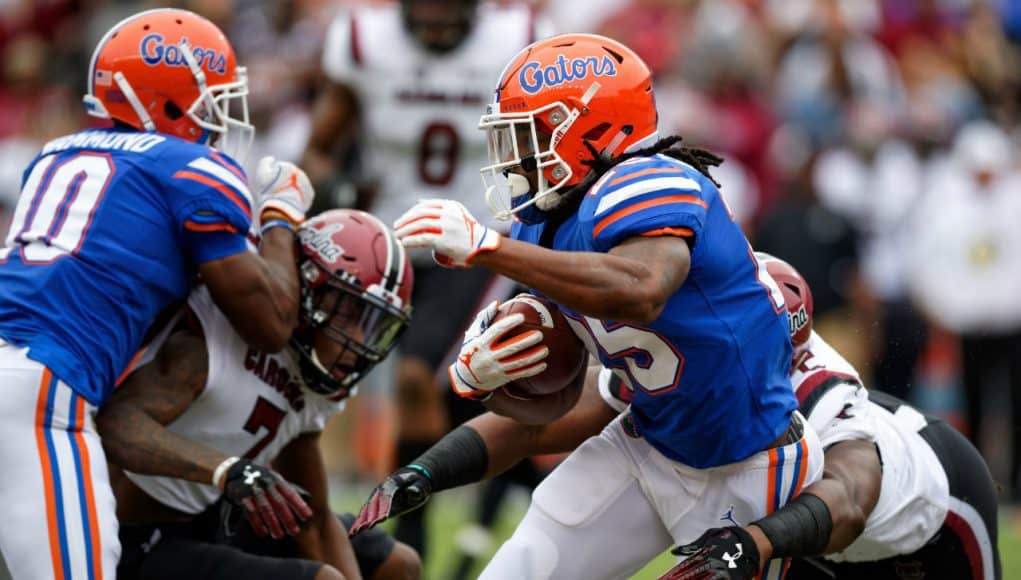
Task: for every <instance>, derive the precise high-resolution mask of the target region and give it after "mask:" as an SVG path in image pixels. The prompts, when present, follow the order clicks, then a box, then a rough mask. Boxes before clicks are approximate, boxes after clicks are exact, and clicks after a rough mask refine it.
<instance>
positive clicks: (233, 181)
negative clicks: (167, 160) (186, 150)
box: [188, 157, 252, 207]
mask: <svg viewBox="0 0 1021 580" xmlns="http://www.w3.org/2000/svg"><path fill="white" fill-rule="evenodd" d="M188 167H191V168H192V169H198V170H199V171H203V172H205V173H208V174H209V175H212V176H213V177H215V178H217V179H219V180H220V181H222V182H224V183H226V184H227V185H229V186H230V187H231V188H232V189H234V190H235V191H237V192H238V193H240V194H241V195H242V196H243V197H244V198H245V200H246V201H247V202H248V207H252V193H251V192H250V191H248V185H246V184H245V182H244V181H242V180H241V179H238V176H237V175H234V174H233V173H231V172H230V170H228V169H227V168H225V167H223V166H222V165H220V164H219V163H216V162H215V161H210V160H209V159H206V158H205V157H199V158H198V159H195V160H193V161H192V162H191V163H189V164H188Z"/></svg>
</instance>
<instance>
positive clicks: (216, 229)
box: [184, 220, 238, 234]
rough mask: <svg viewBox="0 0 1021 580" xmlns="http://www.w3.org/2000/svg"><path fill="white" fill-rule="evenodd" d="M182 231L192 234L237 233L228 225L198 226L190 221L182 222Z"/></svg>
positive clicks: (198, 224) (236, 230) (235, 229)
mask: <svg viewBox="0 0 1021 580" xmlns="http://www.w3.org/2000/svg"><path fill="white" fill-rule="evenodd" d="M184 229H186V230H190V231H193V232H228V233H231V234H236V233H238V229H237V228H235V227H234V226H232V225H230V224H200V223H198V222H193V221H191V220H184Z"/></svg>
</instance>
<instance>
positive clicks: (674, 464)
mask: <svg viewBox="0 0 1021 580" xmlns="http://www.w3.org/2000/svg"><path fill="white" fill-rule="evenodd" d="M656 123H657V113H656V109H655V103H654V97H653V90H652V81H651V77H650V73H649V69H648V67H646V65H645V64H644V63H643V62H642V61H641V60H640V59H639V58H638V57H637V56H636V55H635V54H634V53H633V52H632V51H631V50H630V49H628V48H627V47H625V46H623V45H621V44H620V43H618V42H616V41H613V40H610V39H608V38H603V37H600V36H594V35H581V34H571V35H562V36H557V37H553V38H551V39H548V40H545V41H540V42H538V43H535V44H533V45H531V46H529V47H528V48H526V49H525V50H523V51H522V52H521V53H520V54H519V55H518V56H516V57H515V58H514V59H513V60H512V61H511V62H510V64H509V65H508V66H507V67H506V69H505V70H504V72H503V74H502V75H501V76H500V79H499V82H498V84H497V90H496V95H495V100H494V102H493V103H492V105H491V106H490V110H489V112H488V113H487V114H486V115H485V116H483V117H482V121H481V127H482V128H484V129H486V130H487V131H488V133H489V141H490V154H491V157H492V161H493V164H492V165H491V166H489V167H487V168H485V169H484V170H483V176H484V179H485V180H486V182H487V184H488V187H487V192H486V195H487V197H488V198H489V200H490V201H491V202H493V205H496V200H497V198H498V197H499V193H500V192H501V191H503V192H505V193H508V194H509V195H510V200H509V203H508V204H507V205H505V206H504V207H503V208H502V209H501V211H500V212H499V213H500V214H501V215H503V216H504V217H509V216H511V215H513V216H514V217H516V218H517V222H516V223H515V224H514V226H513V229H512V234H511V236H510V237H503V236H501V235H500V234H498V233H497V232H495V231H493V230H491V229H488V228H486V227H484V226H482V225H481V224H479V223H478V222H477V221H476V220H475V219H474V218H473V217H472V216H471V215H470V214H469V212H468V211H467V210H466V209H465V208H464V207H463V206H462V205H461V204H459V203H457V202H453V201H450V200H443V199H439V200H424V201H421V202H419V203H418V204H417V205H415V206H414V207H413V208H412V209H410V210H409V211H408V212H406V213H405V214H404V215H403V216H401V217H400V218H399V219H398V220H397V222H396V224H395V229H396V233H397V236H398V237H399V238H401V240H402V242H403V243H404V244H405V245H406V246H409V247H426V248H431V249H432V250H433V252H434V256H435V258H436V260H437V261H438V262H440V263H441V264H444V265H447V266H454V267H468V266H481V267H485V268H489V269H491V270H493V271H495V272H498V273H500V274H503V275H505V276H508V277H510V278H512V279H515V280H517V281H519V282H521V283H522V284H525V285H526V286H528V287H530V288H531V289H532V290H533V291H534V292H537V293H541V294H543V295H545V296H547V297H549V298H550V299H552V300H553V301H555V302H556V303H558V304H559V305H560V306H561V309H562V310H563V312H564V314H565V315H566V316H567V317H568V320H569V322H570V323H571V325H572V327H573V329H574V330H575V332H576V333H577V334H578V335H579V337H580V338H581V339H582V341H583V342H584V343H585V345H586V347H587V349H588V350H589V352H590V353H591V354H592V355H593V356H596V357H598V358H599V359H600V361H601V362H602V364H603V365H604V366H607V367H609V368H611V369H613V372H614V373H615V374H617V375H618V376H619V377H620V378H621V379H622V380H623V381H624V382H626V383H627V384H628V385H629V386H630V387H631V388H632V389H633V390H634V393H635V396H634V399H633V401H632V405H631V413H630V414H629V415H628V416H627V417H623V418H621V419H620V420H617V421H615V422H614V423H613V424H612V425H611V426H610V427H608V428H607V429H606V430H605V431H603V433H602V434H600V435H599V436H598V437H595V438H592V439H590V440H588V441H586V442H585V443H584V444H583V445H582V446H581V447H579V448H578V449H577V450H576V451H575V452H574V453H573V454H572V455H571V457H569V458H568V459H567V460H566V461H565V462H564V463H563V464H561V465H560V467H558V468H557V469H556V470H555V471H554V472H553V473H552V474H551V475H550V476H549V477H548V478H547V479H546V481H545V482H544V484H543V485H542V486H540V487H539V488H538V489H537V490H536V493H535V494H534V495H533V509H532V510H531V511H530V512H529V514H530V516H532V517H531V519H528V518H526V523H525V524H522V525H523V526H526V528H523V529H520V530H519V533H516V534H515V535H514V537H513V538H512V539H511V540H510V541H509V542H507V543H505V544H504V545H503V547H502V548H501V549H500V551H499V552H497V555H496V557H495V558H494V559H493V560H492V561H491V562H490V564H489V566H488V567H487V568H486V571H485V572H484V573H483V577H485V578H495V577H507V578H551V577H552V578H588V577H599V576H602V575H604V574H606V570H605V569H602V568H593V567H592V566H593V563H592V559H586V558H576V557H574V556H569V554H570V553H571V552H572V550H574V546H577V545H584V544H585V543H586V542H587V541H589V540H588V539H587V538H591V535H592V534H593V533H597V530H593V529H591V528H587V527H586V526H583V525H582V524H584V523H586V522H590V521H592V520H593V519H597V516H599V515H601V514H602V515H605V514H615V515H616V516H619V517H621V518H624V517H628V516H629V515H633V514H636V513H641V514H643V515H644V516H648V518H647V519H646V520H647V521H643V525H647V526H649V527H650V528H653V529H656V530H659V532H660V534H659V536H658V537H659V539H660V541H659V542H658V543H654V544H653V545H639V546H630V545H629V546H619V549H617V550H615V553H614V556H615V558H616V559H617V560H616V561H617V565H618V566H622V567H624V568H627V567H629V566H631V565H632V564H639V563H641V562H644V561H645V560H647V559H648V558H650V557H652V556H654V555H655V554H656V553H658V552H659V551H661V550H662V549H664V548H665V547H667V546H668V545H669V543H670V538H673V541H675V542H678V543H681V544H684V543H687V542H690V541H692V540H693V539H695V538H696V537H697V536H698V535H699V534H700V533H701V532H702V531H703V530H705V529H707V528H709V527H712V525H713V524H715V520H716V518H718V517H719V516H718V514H719V513H722V512H723V511H725V510H726V509H727V508H728V506H733V507H734V511H733V513H734V515H735V517H737V518H740V519H743V520H746V521H753V520H755V519H758V518H761V517H763V516H765V515H766V514H767V513H769V512H770V511H772V510H775V509H776V508H778V507H779V506H781V505H783V504H784V503H785V502H787V501H789V500H790V499H791V498H792V497H794V496H796V495H797V493H798V491H799V490H800V488H801V487H802V486H803V485H804V484H806V483H811V482H813V481H814V480H815V479H817V478H818V477H819V475H820V474H821V469H822V449H821V448H820V446H819V443H818V440H817V439H816V438H815V435H814V433H813V432H812V431H811V429H810V428H807V429H806V428H804V426H803V424H802V420H801V419H800V417H799V415H798V414H797V413H796V412H795V409H796V407H797V400H796V399H795V398H794V394H793V392H792V390H791V385H790V379H789V377H788V370H789V368H790V362H791V346H790V339H789V337H788V336H787V319H786V313H785V310H784V305H783V298H782V294H781V291H780V289H779V288H777V286H776V284H775V283H774V282H773V280H772V279H771V278H770V277H769V275H768V273H767V272H766V271H765V269H764V268H763V267H760V265H759V264H758V263H757V262H756V260H755V258H754V257H753V255H752V250H751V248H750V246H749V244H748V242H747V240H745V238H744V236H743V234H742V233H741V230H740V228H739V227H738V225H737V224H736V223H735V222H734V220H733V219H732V217H731V216H730V214H729V212H728V211H727V208H726V206H725V204H724V202H723V199H722V198H721V196H720V193H719V191H718V190H717V188H716V185H715V183H714V182H713V181H712V179H711V177H710V176H709V174H708V167H709V166H710V165H713V164H715V163H718V161H719V160H718V158H716V157H715V156H714V155H712V154H709V153H707V152H704V151H699V150H692V149H687V148H672V146H673V145H674V144H675V143H676V142H677V141H678V138H669V139H665V140H662V141H657V140H656V139H657V128H656ZM493 312H495V307H492V308H490V309H487V310H486V311H484V312H483V313H481V314H480V317H482V318H483V321H484V320H485V319H486V318H488V317H489V316H491V314H492V313H493ZM485 327H486V325H485V324H481V325H480V328H483V329H484V328H485ZM501 339H502V337H497V336H494V333H493V332H489V331H482V332H481V333H477V334H468V335H467V336H466V340H465V343H464V345H463V346H462V348H461V353H460V356H459V358H458V361H457V362H456V363H455V364H454V365H452V366H451V369H450V374H451V380H452V382H453V385H454V389H455V391H456V392H457V393H458V394H460V395H462V396H464V397H469V398H475V399H485V398H486V397H488V395H489V394H490V393H491V391H493V390H494V389H496V388H498V387H500V386H502V385H504V384H506V383H507V382H509V381H510V380H512V379H513V378H516V377H522V376H531V375H533V374H535V373H538V372H541V371H542V370H543V369H544V368H545V363H544V362H542V360H541V359H542V358H543V357H545V356H546V354H548V353H547V352H546V350H545V348H544V347H541V346H536V344H535V340H529V339H524V340H518V341H517V342H516V343H515V346H514V350H515V351H516V353H517V354H516V355H515V356H509V357H508V358H506V359H504V360H496V359H495V357H494V356H493V355H492V353H491V349H492V348H493V345H494V343H495V342H497V341H498V340H501ZM512 340H513V339H508V342H510V341H512ZM525 360H527V361H528V365H527V366H524V367H522V366H521V364H520V362H521V361H525ZM639 506H640V507H639ZM614 519H615V518H613V517H606V518H601V519H600V522H602V523H603V524H605V525H611V522H612V521H613V520H614ZM602 531H605V532H607V533H608V532H609V530H602ZM597 543H598V542H597ZM779 569H780V567H779V566H777V567H776V568H775V572H777V573H779Z"/></svg>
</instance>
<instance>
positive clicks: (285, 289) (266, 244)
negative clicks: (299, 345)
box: [252, 228, 301, 352]
mask: <svg viewBox="0 0 1021 580" xmlns="http://www.w3.org/2000/svg"><path fill="white" fill-rule="evenodd" d="M296 252H297V237H296V236H295V235H294V233H292V232H291V231H289V230H287V229H286V228H271V229H269V230H268V231H266V232H265V233H264V234H263V236H262V241H261V242H260V244H259V255H260V256H262V259H263V261H264V262H265V264H266V277H265V279H266V286H267V288H266V290H267V291H266V292H265V293H264V294H263V296H264V301H265V307H266V308H265V309H254V310H253V312H258V313H262V315H263V316H264V317H266V318H269V319H270V320H268V321H266V322H267V323H266V325H265V326H266V327H267V330H266V336H265V337H264V338H265V341H266V342H267V343H268V344H264V345H261V346H265V347H267V348H263V349H262V350H264V351H266V352H278V351H280V350H282V349H283V348H284V347H285V346H287V341H288V340H289V339H290V337H291V333H293V332H294V329H295V328H296V327H297V325H298V304H299V302H300V300H301V285H300V284H299V283H298V267H297V263H296V260H295V255H296ZM252 346H260V345H254V344H253V345H252ZM269 347H274V348H269Z"/></svg>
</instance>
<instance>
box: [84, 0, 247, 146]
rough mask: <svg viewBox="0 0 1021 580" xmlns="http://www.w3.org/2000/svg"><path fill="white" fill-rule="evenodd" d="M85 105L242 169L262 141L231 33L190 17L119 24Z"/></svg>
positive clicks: (169, 14)
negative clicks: (204, 147) (207, 149)
mask: <svg viewBox="0 0 1021 580" xmlns="http://www.w3.org/2000/svg"><path fill="white" fill-rule="evenodd" d="M83 100H84V102H85V107H86V109H87V110H88V113H89V114H90V115H92V116H94V117H100V118H102V119H112V120H115V121H118V122H120V123H123V124H125V125H129V126H131V127H134V128H135V129H138V130H139V131H154V132H158V133H165V134H168V135H173V136H175V137H180V138H181V139H185V140H188V141H192V142H196V143H203V144H209V145H213V146H215V147H216V148H217V149H220V150H221V151H223V152H224V153H227V154H228V155H230V156H231V157H234V158H235V159H236V160H238V162H241V163H243V162H244V156H245V154H246V153H247V150H248V147H249V146H250V145H251V142H252V138H253V136H254V135H255V129H254V127H253V126H252V124H251V123H249V121H248V80H247V77H246V74H245V69H244V67H239V66H238V65H237V60H236V58H235V56H234V49H233V48H232V47H231V45H230V42H228V41H227V37H225V36H224V35H223V32H221V31H220V29H219V28H217V27H216V25H215V24H213V23H212V22H210V21H209V20H207V19H205V18H203V17H201V16H199V15H198V14H195V13H193V12H188V11H187V10H177V9H171V8H166V9H158V10H148V11H145V12H141V13H139V14H135V15H134V16H129V17H128V18H125V19H124V20H122V21H120V22H119V23H117V24H115V25H114V26H113V28H111V29H110V30H109V31H108V32H107V33H106V35H104V36H103V38H102V39H101V40H100V41H99V44H98V45H96V50H95V52H94V53H93V54H92V61H91V64H90V65H89V78H88V93H87V94H86V95H85V97H84V98H83ZM233 115H238V116H237V117H234V116H233Z"/></svg>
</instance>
